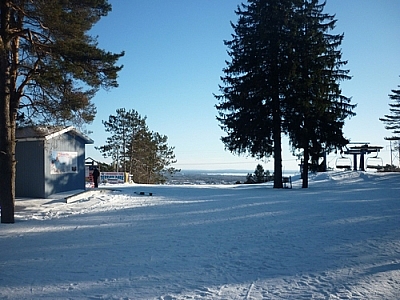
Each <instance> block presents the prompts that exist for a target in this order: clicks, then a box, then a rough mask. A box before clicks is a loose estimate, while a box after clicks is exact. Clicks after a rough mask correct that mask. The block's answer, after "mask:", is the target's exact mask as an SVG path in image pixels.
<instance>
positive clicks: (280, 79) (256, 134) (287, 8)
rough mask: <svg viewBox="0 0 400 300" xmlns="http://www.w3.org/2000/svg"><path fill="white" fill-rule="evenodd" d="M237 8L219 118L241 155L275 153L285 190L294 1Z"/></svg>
mask: <svg viewBox="0 0 400 300" xmlns="http://www.w3.org/2000/svg"><path fill="white" fill-rule="evenodd" d="M248 3H249V4H248V5H245V4H242V6H241V7H238V8H237V10H236V11H235V12H236V14H237V15H238V22H237V24H236V25H234V24H232V28H233V30H234V32H235V33H234V34H233V35H232V40H230V41H225V45H226V46H227V47H228V48H229V51H228V54H229V56H230V57H231V61H230V62H227V67H226V68H224V70H223V72H224V73H225V76H223V77H221V80H222V81H223V83H224V85H223V86H221V85H220V92H221V94H220V95H216V98H217V100H219V104H218V105H216V108H217V110H218V112H219V116H218V117H217V119H218V120H219V122H220V126H221V128H222V129H223V130H224V131H225V132H226V133H227V136H225V137H223V138H222V141H223V143H224V144H225V147H226V148H227V149H228V150H229V151H231V152H234V153H237V154H245V153H246V154H250V155H251V156H253V157H257V158H263V157H269V156H271V155H273V157H274V174H275V181H274V187H275V188H282V186H283V184H282V150H281V135H282V118H283V115H282V107H283V104H282V101H283V100H284V98H283V95H284V94H285V91H286V88H287V84H288V82H287V80H288V74H289V72H290V71H289V69H290V65H291V62H290V61H289V60H288V53H287V52H288V51H289V50H290V43H291V37H290V34H291V29H290V28H291V26H293V24H292V20H293V19H292V13H293V8H294V1H291V0H277V1H270V0H269V1H268V0H251V1H248Z"/></svg>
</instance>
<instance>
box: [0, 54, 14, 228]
mask: <svg viewBox="0 0 400 300" xmlns="http://www.w3.org/2000/svg"><path fill="white" fill-rule="evenodd" d="M6 64H7V63H6V59H4V56H3V55H2V57H1V62H0V72H1V73H0V110H1V111H0V132H1V134H0V170H1V180H0V191H1V193H0V205H1V223H14V206H15V118H14V117H13V114H12V113H11V111H12V108H11V93H10V80H9V78H10V77H9V68H7V67H6V66H5V65H6Z"/></svg>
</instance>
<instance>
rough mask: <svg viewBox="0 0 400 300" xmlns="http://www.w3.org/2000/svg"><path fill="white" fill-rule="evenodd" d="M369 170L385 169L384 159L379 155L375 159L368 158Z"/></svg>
mask: <svg viewBox="0 0 400 300" xmlns="http://www.w3.org/2000/svg"><path fill="white" fill-rule="evenodd" d="M367 169H376V170H381V169H383V159H382V157H379V156H378V155H376V156H373V157H367Z"/></svg>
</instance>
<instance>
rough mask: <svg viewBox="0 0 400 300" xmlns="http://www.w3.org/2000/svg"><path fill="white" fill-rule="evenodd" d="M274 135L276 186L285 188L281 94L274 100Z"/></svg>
mask: <svg viewBox="0 0 400 300" xmlns="http://www.w3.org/2000/svg"><path fill="white" fill-rule="evenodd" d="M273 101H274V102H275V104H274V111H273V137H274V188H277V189H281V188H283V182H282V137H281V134H282V132H281V114H280V103H279V95H278V96H277V98H276V99H274V100H273Z"/></svg>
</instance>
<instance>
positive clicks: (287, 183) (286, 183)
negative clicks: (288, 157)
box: [282, 176, 292, 189]
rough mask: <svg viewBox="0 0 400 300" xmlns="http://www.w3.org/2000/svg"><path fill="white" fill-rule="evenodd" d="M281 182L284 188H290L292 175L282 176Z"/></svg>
mask: <svg viewBox="0 0 400 300" xmlns="http://www.w3.org/2000/svg"><path fill="white" fill-rule="evenodd" d="M282 183H283V188H284V189H291V188H292V176H283V177H282Z"/></svg>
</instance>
